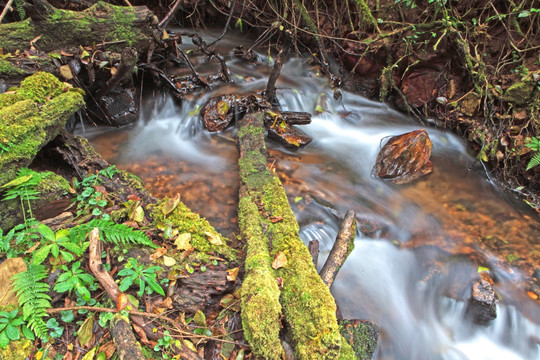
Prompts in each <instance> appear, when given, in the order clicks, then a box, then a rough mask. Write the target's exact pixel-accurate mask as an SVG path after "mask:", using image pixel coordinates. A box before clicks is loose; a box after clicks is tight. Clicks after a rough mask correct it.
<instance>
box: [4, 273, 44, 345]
mask: <svg viewBox="0 0 540 360" xmlns="http://www.w3.org/2000/svg"><path fill="white" fill-rule="evenodd" d="M47 276H48V273H47V269H46V268H45V266H43V265H38V264H34V263H30V264H29V265H28V269H27V270H26V271H25V272H22V273H18V274H15V275H14V276H13V278H12V279H13V289H14V291H15V292H16V294H17V298H18V299H19V306H20V308H21V309H22V313H23V318H24V320H25V321H26V322H27V324H28V327H29V328H30V329H32V330H33V331H34V333H35V334H36V335H37V336H38V337H46V336H47V326H46V324H45V321H44V320H43V318H44V317H46V316H47V309H49V308H51V303H50V300H51V297H50V296H49V295H48V294H47V292H48V291H49V285H48V284H47V283H45V282H42V281H41V280H43V279H45V278H46V277H47Z"/></svg>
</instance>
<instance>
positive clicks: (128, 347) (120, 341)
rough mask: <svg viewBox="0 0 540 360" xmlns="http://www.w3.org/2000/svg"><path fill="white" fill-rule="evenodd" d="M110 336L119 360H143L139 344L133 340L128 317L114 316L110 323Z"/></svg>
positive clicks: (133, 336)
mask: <svg viewBox="0 0 540 360" xmlns="http://www.w3.org/2000/svg"><path fill="white" fill-rule="evenodd" d="M111 335H112V338H113V340H114V344H115V345H116V351H117V352H118V358H119V359H120V360H127V359H129V360H144V359H146V357H145V356H144V354H143V352H142V349H141V344H139V342H138V341H137V340H136V339H135V335H133V330H132V329H131V325H130V324H129V319H128V317H126V316H124V315H121V314H116V315H115V316H114V317H113V319H112V321H111Z"/></svg>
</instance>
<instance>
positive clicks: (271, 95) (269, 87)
mask: <svg viewBox="0 0 540 360" xmlns="http://www.w3.org/2000/svg"><path fill="white" fill-rule="evenodd" d="M288 44H289V43H288V42H287V43H286V44H285V45H284V47H283V48H281V50H279V53H278V56H277V58H276V62H275V63H274V68H273V69H272V72H271V73H270V76H269V77H268V82H267V83H266V91H265V92H264V96H265V98H266V100H267V101H268V102H269V103H270V104H276V103H277V99H276V82H277V79H278V77H279V74H280V73H281V68H282V67H283V62H284V61H285V58H286V57H287V54H288V52H289V45H288Z"/></svg>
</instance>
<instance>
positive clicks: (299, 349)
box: [237, 114, 353, 359]
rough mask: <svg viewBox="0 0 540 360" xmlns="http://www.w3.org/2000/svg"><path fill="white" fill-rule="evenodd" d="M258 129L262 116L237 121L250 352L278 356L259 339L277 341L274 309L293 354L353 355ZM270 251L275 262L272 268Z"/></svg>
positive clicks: (244, 306) (245, 311)
mask: <svg viewBox="0 0 540 360" xmlns="http://www.w3.org/2000/svg"><path fill="white" fill-rule="evenodd" d="M264 133H265V130H264V126H263V115H262V114H254V115H248V116H246V117H244V118H243V119H242V120H241V121H240V129H239V131H238V135H237V138H238V144H239V148H240V160H239V167H240V178H241V187H240V203H239V214H238V216H239V223H240V230H241V232H242V236H243V238H244V240H245V241H246V242H247V246H248V254H247V258H246V280H245V282H244V285H243V286H242V322H243V325H244V329H245V331H246V338H247V340H248V341H249V342H250V344H251V345H252V348H253V351H254V352H255V354H256V355H257V356H260V357H262V358H265V359H273V358H277V356H278V355H279V354H276V353H278V352H279V350H276V349H280V348H281V347H280V346H279V347H274V348H273V349H272V351H270V349H269V348H267V347H266V346H268V345H266V346H265V344H279V338H278V333H279V326H278V325H279V322H278V320H279V318H278V317H279V313H280V308H281V309H282V312H283V314H284V317H285V323H286V324H287V326H288V329H289V330H290V334H291V339H292V342H293V345H294V348H295V353H296V356H297V357H298V359H338V358H343V359H346V358H351V359H352V358H353V356H352V350H351V348H350V347H349V346H348V344H344V342H342V338H341V335H340V333H339V326H338V324H337V319H336V315H335V314H336V305H335V302H334V299H333V297H332V295H331V294H330V291H329V289H328V287H327V286H326V285H325V284H324V283H323V282H322V280H321V278H320V277H319V275H318V274H317V271H316V270H315V268H314V266H313V263H312V261H311V255H310V254H309V252H308V249H307V248H306V246H305V245H304V244H303V243H302V241H301V240H300V237H299V227H298V223H297V222H296V219H295V217H294V214H293V212H292V210H291V208H290V206H289V203H288V200H287V196H286V194H285V191H284V189H283V187H282V186H281V183H280V181H279V179H278V178H277V176H275V175H274V174H272V173H271V172H270V171H269V170H268V168H267V166H266V155H265V143H264ZM283 256H284V257H283ZM276 257H281V261H279V264H276V263H274V266H271V264H272V261H273V260H274V259H275V258H276ZM278 281H279V284H280V286H279V287H278V285H277V284H278ZM280 289H281V290H280ZM277 297H279V304H278V303H277V302H276V298H277ZM280 304H281V306H280ZM270 352H272V353H270Z"/></svg>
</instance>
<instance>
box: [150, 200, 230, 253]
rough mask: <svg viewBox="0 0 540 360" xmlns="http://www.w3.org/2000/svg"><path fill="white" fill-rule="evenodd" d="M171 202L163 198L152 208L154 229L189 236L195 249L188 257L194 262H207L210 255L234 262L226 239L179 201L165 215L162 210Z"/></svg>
mask: <svg viewBox="0 0 540 360" xmlns="http://www.w3.org/2000/svg"><path fill="white" fill-rule="evenodd" d="M170 201H171V199H169V198H165V199H163V200H161V201H159V202H158V203H157V204H156V205H155V206H154V208H153V210H152V213H151V216H152V218H153V219H154V224H155V226H156V227H158V228H161V229H167V228H169V229H171V231H173V232H174V233H178V234H184V233H189V234H191V240H190V244H191V246H193V247H194V248H195V251H193V252H192V253H191V254H190V255H189V256H190V258H192V259H196V260H203V261H206V260H208V258H209V256H210V255H212V254H213V255H216V256H222V257H225V258H226V259H227V260H234V259H235V254H234V251H233V249H231V248H230V247H229V246H228V245H227V241H228V239H226V238H224V237H223V236H222V235H221V234H220V233H218V232H217V231H216V229H214V227H213V226H212V225H210V223H209V222H208V221H207V220H206V219H205V218H203V217H201V216H200V215H199V214H196V213H194V212H193V211H191V210H190V209H189V208H188V207H187V206H186V205H185V204H184V203H182V202H181V201H180V202H179V203H178V205H176V207H175V208H174V210H172V211H171V212H170V213H168V214H167V215H165V214H164V212H163V208H164V207H166V206H167V204H168V203H169V202H170Z"/></svg>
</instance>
